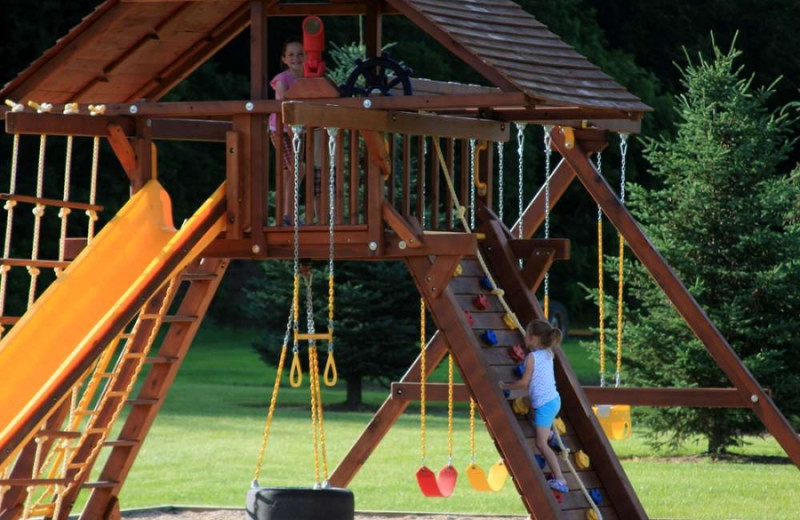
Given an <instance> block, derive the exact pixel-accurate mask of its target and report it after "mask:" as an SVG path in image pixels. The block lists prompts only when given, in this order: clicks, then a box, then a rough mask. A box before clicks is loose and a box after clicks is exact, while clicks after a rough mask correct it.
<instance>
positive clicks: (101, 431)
mask: <svg viewBox="0 0 800 520" xmlns="http://www.w3.org/2000/svg"><path fill="white" fill-rule="evenodd" d="M107 432H108V428H87V429H86V431H85V432H84V434H85V435H105V434H106V433H107Z"/></svg>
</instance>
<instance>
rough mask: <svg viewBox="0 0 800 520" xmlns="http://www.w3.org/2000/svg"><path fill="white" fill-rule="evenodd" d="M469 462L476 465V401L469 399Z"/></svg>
mask: <svg viewBox="0 0 800 520" xmlns="http://www.w3.org/2000/svg"><path fill="white" fill-rule="evenodd" d="M469 461H470V463H471V464H474V463H475V399H473V398H472V397H470V398H469Z"/></svg>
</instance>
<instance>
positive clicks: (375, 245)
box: [369, 242, 378, 251]
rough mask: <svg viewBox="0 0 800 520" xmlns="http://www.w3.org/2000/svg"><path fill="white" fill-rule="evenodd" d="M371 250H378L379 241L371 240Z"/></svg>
mask: <svg viewBox="0 0 800 520" xmlns="http://www.w3.org/2000/svg"><path fill="white" fill-rule="evenodd" d="M369 250H370V251H377V250H378V243H377V242H370V243H369Z"/></svg>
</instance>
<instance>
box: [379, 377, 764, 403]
mask: <svg viewBox="0 0 800 520" xmlns="http://www.w3.org/2000/svg"><path fill="white" fill-rule="evenodd" d="M583 391H584V392H585V393H586V398H587V399H588V400H589V402H590V403H591V404H593V405H597V404H627V405H630V406H658V407H670V406H687V407H694V408H750V399H749V398H748V396H747V395H744V394H742V392H740V391H739V390H737V389H736V388H634V387H625V388H610V387H599V386H584V387H583ZM447 393H448V390H447V384H446V383H427V384H426V388H425V399H426V400H429V401H447ZM391 394H392V399H401V400H404V401H419V399H420V396H421V393H420V384H419V383H408V382H406V383H392V385H391ZM453 399H455V400H456V401H458V402H468V401H469V400H470V393H469V390H468V389H467V387H466V386H465V385H463V384H455V385H453Z"/></svg>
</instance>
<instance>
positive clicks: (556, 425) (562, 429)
mask: <svg viewBox="0 0 800 520" xmlns="http://www.w3.org/2000/svg"><path fill="white" fill-rule="evenodd" d="M553 429H555V431H556V433H558V434H559V435H564V434H565V433H567V425H566V424H564V421H563V420H562V419H561V417H556V419H555V420H554V421H553Z"/></svg>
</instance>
